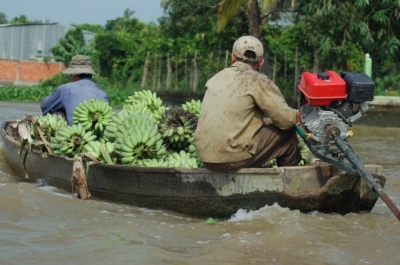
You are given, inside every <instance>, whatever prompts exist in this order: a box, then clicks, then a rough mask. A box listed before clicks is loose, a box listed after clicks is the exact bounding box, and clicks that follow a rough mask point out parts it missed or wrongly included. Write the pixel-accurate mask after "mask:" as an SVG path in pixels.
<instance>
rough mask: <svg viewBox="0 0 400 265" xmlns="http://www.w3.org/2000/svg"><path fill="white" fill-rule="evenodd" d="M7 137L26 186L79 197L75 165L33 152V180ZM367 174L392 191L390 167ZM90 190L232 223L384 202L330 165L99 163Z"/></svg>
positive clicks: (9, 157) (6, 152)
mask: <svg viewBox="0 0 400 265" xmlns="http://www.w3.org/2000/svg"><path fill="white" fill-rule="evenodd" d="M2 128H4V124H3V127H2ZM1 135H2V138H3V142H4V143H3V145H2V148H1V149H2V153H3V156H4V159H5V160H6V162H7V163H8V164H9V166H10V167H11V169H12V170H13V171H14V172H15V173H16V174H17V176H18V177H19V179H20V180H22V181H28V182H35V181H36V180H38V179H41V180H44V181H45V182H46V183H47V184H49V185H52V186H55V187H58V188H62V189H65V190H71V176H72V165H73V159H71V158H66V157H62V156H57V155H48V157H47V158H42V156H41V153H40V152H37V151H36V150H32V151H31V153H30V155H29V157H28V158H27V160H26V171H27V173H28V175H29V179H26V178H25V172H24V168H23V163H22V159H21V157H20V156H19V154H18V149H19V144H18V142H17V141H16V140H14V139H13V138H12V137H10V136H9V135H8V134H7V133H6V131H5V130H2V132H1ZM366 167H367V169H368V171H369V172H370V173H371V174H372V175H373V176H374V177H375V178H376V180H377V181H379V182H380V184H381V185H382V186H384V185H385V182H386V178H385V176H383V175H382V174H381V173H382V167H381V166H377V165H367V166H366ZM87 184H88V189H89V191H90V193H91V194H92V196H94V197H97V198H99V199H103V200H108V201H111V202H116V203H124V204H129V205H134V206H139V207H146V208H152V209H165V210H170V211H174V212H178V213H182V214H185V215H189V216H193V217H200V218H208V217H213V218H220V219H226V218H229V217H230V216H231V215H232V214H234V213H236V212H237V211H238V210H239V209H245V210H257V209H259V208H261V207H264V206H265V205H272V204H274V203H278V204H279V205H280V206H282V207H287V208H289V209H292V210H299V211H301V212H310V211H319V212H323V213H339V214H347V213H350V212H354V213H360V212H369V211H371V210H372V208H373V207H374V205H375V203H376V201H377V199H378V198H379V195H378V194H377V193H376V192H374V191H372V190H371V189H370V188H369V187H368V186H367V185H366V183H365V182H364V180H363V179H362V178H361V177H360V176H359V175H358V174H357V173H353V174H348V173H344V172H341V171H340V170H338V169H337V168H334V167H332V166H330V165H327V164H325V163H319V164H316V165H313V166H304V167H281V168H277V169H271V168H247V169H241V170H239V171H236V172H225V173H217V172H211V171H209V170H207V169H205V168H196V169H189V168H166V167H159V168H156V167H154V168H149V167H138V166H125V165H106V164H97V165H92V166H90V168H89V173H88V176H87Z"/></svg>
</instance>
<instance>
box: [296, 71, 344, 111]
mask: <svg viewBox="0 0 400 265" xmlns="http://www.w3.org/2000/svg"><path fill="white" fill-rule="evenodd" d="M326 73H327V74H328V75H329V77H328V75H326V76H325V78H327V79H321V78H318V74H317V73H310V72H304V73H303V74H302V75H301V80H300V84H299V85H298V88H299V89H300V91H301V92H303V94H304V96H305V98H306V99H307V101H308V102H309V103H310V104H311V105H313V106H328V105H329V103H331V102H332V101H334V100H343V99H346V98H347V94H346V82H345V81H344V80H343V79H342V78H341V77H340V76H339V75H338V74H337V73H335V72H334V71H326Z"/></svg>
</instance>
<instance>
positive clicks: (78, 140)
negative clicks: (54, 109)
mask: <svg viewBox="0 0 400 265" xmlns="http://www.w3.org/2000/svg"><path fill="white" fill-rule="evenodd" d="M96 138H97V136H96V135H95V134H94V133H93V131H87V132H86V131H85V128H83V126H82V124H80V123H78V124H73V125H72V126H66V127H63V128H61V129H60V130H58V131H57V132H56V135H55V136H54V137H52V138H51V141H50V148H51V149H52V150H53V153H54V154H56V155H65V156H69V157H74V156H76V155H78V154H80V153H81V152H82V150H83V147H84V145H85V144H86V143H88V142H90V141H93V140H95V139H96Z"/></svg>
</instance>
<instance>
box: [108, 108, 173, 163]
mask: <svg viewBox="0 0 400 265" xmlns="http://www.w3.org/2000/svg"><path fill="white" fill-rule="evenodd" d="M110 125H111V124H110ZM110 125H109V126H110ZM107 130H109V128H108V127H107ZM114 135H115V143H114V146H115V152H116V153H117V155H118V156H119V157H120V161H121V163H122V164H124V165H127V164H128V165H137V163H138V161H139V160H144V159H151V158H157V159H158V158H163V157H164V156H165V154H166V148H165V146H164V143H163V139H162V135H161V134H160V133H159V132H158V126H157V123H156V122H155V121H154V119H153V118H152V117H151V116H149V115H147V114H144V113H141V112H130V113H129V115H127V118H125V119H124V120H123V121H122V123H121V124H119V125H117V126H116V127H115V132H114Z"/></svg>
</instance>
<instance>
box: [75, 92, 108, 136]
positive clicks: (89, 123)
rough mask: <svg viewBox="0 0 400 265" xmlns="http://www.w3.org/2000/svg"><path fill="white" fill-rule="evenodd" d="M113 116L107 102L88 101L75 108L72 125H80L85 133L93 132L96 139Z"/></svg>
mask: <svg viewBox="0 0 400 265" xmlns="http://www.w3.org/2000/svg"><path fill="white" fill-rule="evenodd" d="M114 115H115V112H113V109H112V107H111V106H110V105H109V104H108V103H107V102H105V101H102V100H99V99H88V100H85V101H82V102H81V103H79V105H78V106H77V107H76V108H75V111H74V116H73V121H74V124H78V123H79V124H82V126H83V128H85V130H86V131H94V133H95V134H96V135H97V136H98V137H101V136H102V135H103V131H104V128H105V127H106V126H107V125H108V124H109V123H110V122H111V118H112V117H113V116H114Z"/></svg>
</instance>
